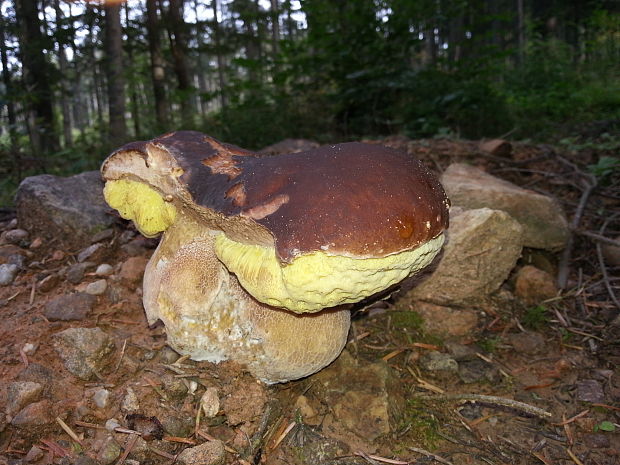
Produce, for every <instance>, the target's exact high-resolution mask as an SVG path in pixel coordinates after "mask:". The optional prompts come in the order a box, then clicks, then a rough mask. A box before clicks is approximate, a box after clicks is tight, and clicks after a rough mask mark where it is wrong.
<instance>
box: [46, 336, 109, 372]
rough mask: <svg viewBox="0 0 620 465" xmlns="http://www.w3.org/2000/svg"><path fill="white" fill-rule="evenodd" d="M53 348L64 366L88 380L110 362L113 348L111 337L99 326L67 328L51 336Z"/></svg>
mask: <svg viewBox="0 0 620 465" xmlns="http://www.w3.org/2000/svg"><path fill="white" fill-rule="evenodd" d="M53 345H54V349H55V350H56V352H57V353H58V356H59V357H60V359H61V360H62V362H63V364H64V366H65V368H66V369H67V370H68V371H69V372H70V373H72V374H73V375H75V376H77V377H78V378H80V379H83V380H90V379H91V378H92V377H93V376H95V373H100V372H101V371H102V370H103V368H105V366H106V365H107V364H108V363H109V362H110V359H111V355H112V353H113V352H114V350H115V346H114V341H113V340H112V338H111V337H110V336H109V335H108V334H106V333H105V332H103V331H102V330H101V329H100V328H69V329H66V330H64V331H61V332H60V333H56V334H55V335H54V336H53Z"/></svg>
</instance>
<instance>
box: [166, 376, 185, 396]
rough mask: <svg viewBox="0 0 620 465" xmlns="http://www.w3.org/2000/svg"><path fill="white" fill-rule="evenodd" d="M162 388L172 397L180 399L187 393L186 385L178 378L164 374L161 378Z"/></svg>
mask: <svg viewBox="0 0 620 465" xmlns="http://www.w3.org/2000/svg"><path fill="white" fill-rule="evenodd" d="M160 380H161V383H162V388H163V390H164V391H165V392H166V394H167V395H168V396H169V397H171V398H172V399H181V398H183V397H185V395H186V394H187V386H186V385H185V383H184V382H183V380H181V379H180V378H175V377H174V376H172V375H170V374H164V375H163V376H162V377H161V378H160Z"/></svg>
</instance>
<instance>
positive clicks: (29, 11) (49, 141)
mask: <svg viewBox="0 0 620 465" xmlns="http://www.w3.org/2000/svg"><path fill="white" fill-rule="evenodd" d="M15 13H16V17H17V23H18V24H19V25H20V32H19V44H20V52H21V60H22V76H23V80H24V85H25V88H26V89H27V91H28V101H27V103H26V106H27V108H28V113H29V116H28V121H29V127H28V130H29V134H30V142H31V145H32V150H33V152H34V153H33V155H34V156H35V157H37V158H38V159H39V160H38V161H39V163H38V164H39V168H40V169H41V170H44V169H45V163H44V160H43V158H42V155H44V154H46V153H50V152H54V151H56V150H57V149H58V139H57V136H56V133H55V131H54V108H53V93H52V86H51V82H50V76H51V72H50V66H49V64H48V62H47V60H46V59H45V54H44V53H43V49H44V47H45V38H44V37H43V35H42V34H41V22H40V21H39V10H38V7H37V2H36V0H16V1H15Z"/></svg>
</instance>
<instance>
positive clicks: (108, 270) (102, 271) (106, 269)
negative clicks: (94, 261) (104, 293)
mask: <svg viewBox="0 0 620 465" xmlns="http://www.w3.org/2000/svg"><path fill="white" fill-rule="evenodd" d="M113 272H114V268H112V265H108V264H107V263H102V264H101V265H99V266H98V267H97V269H96V270H95V274H96V275H97V276H103V277H106V276H110V275H111V274H112V273H113Z"/></svg>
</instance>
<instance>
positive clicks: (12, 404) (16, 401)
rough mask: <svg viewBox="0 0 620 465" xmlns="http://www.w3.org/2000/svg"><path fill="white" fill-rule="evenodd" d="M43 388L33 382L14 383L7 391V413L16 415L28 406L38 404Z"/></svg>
mask: <svg viewBox="0 0 620 465" xmlns="http://www.w3.org/2000/svg"><path fill="white" fill-rule="evenodd" d="M42 392H43V386H41V384H39V383H34V382H32V381H14V382H12V383H10V384H9V387H8V389H7V403H6V413H7V414H8V415H11V416H12V415H15V414H16V413H17V412H19V411H20V410H21V409H23V408H24V407H25V406H26V405H28V404H30V403H32V402H36V401H37V400H39V398H40V397H41V393H42Z"/></svg>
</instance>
